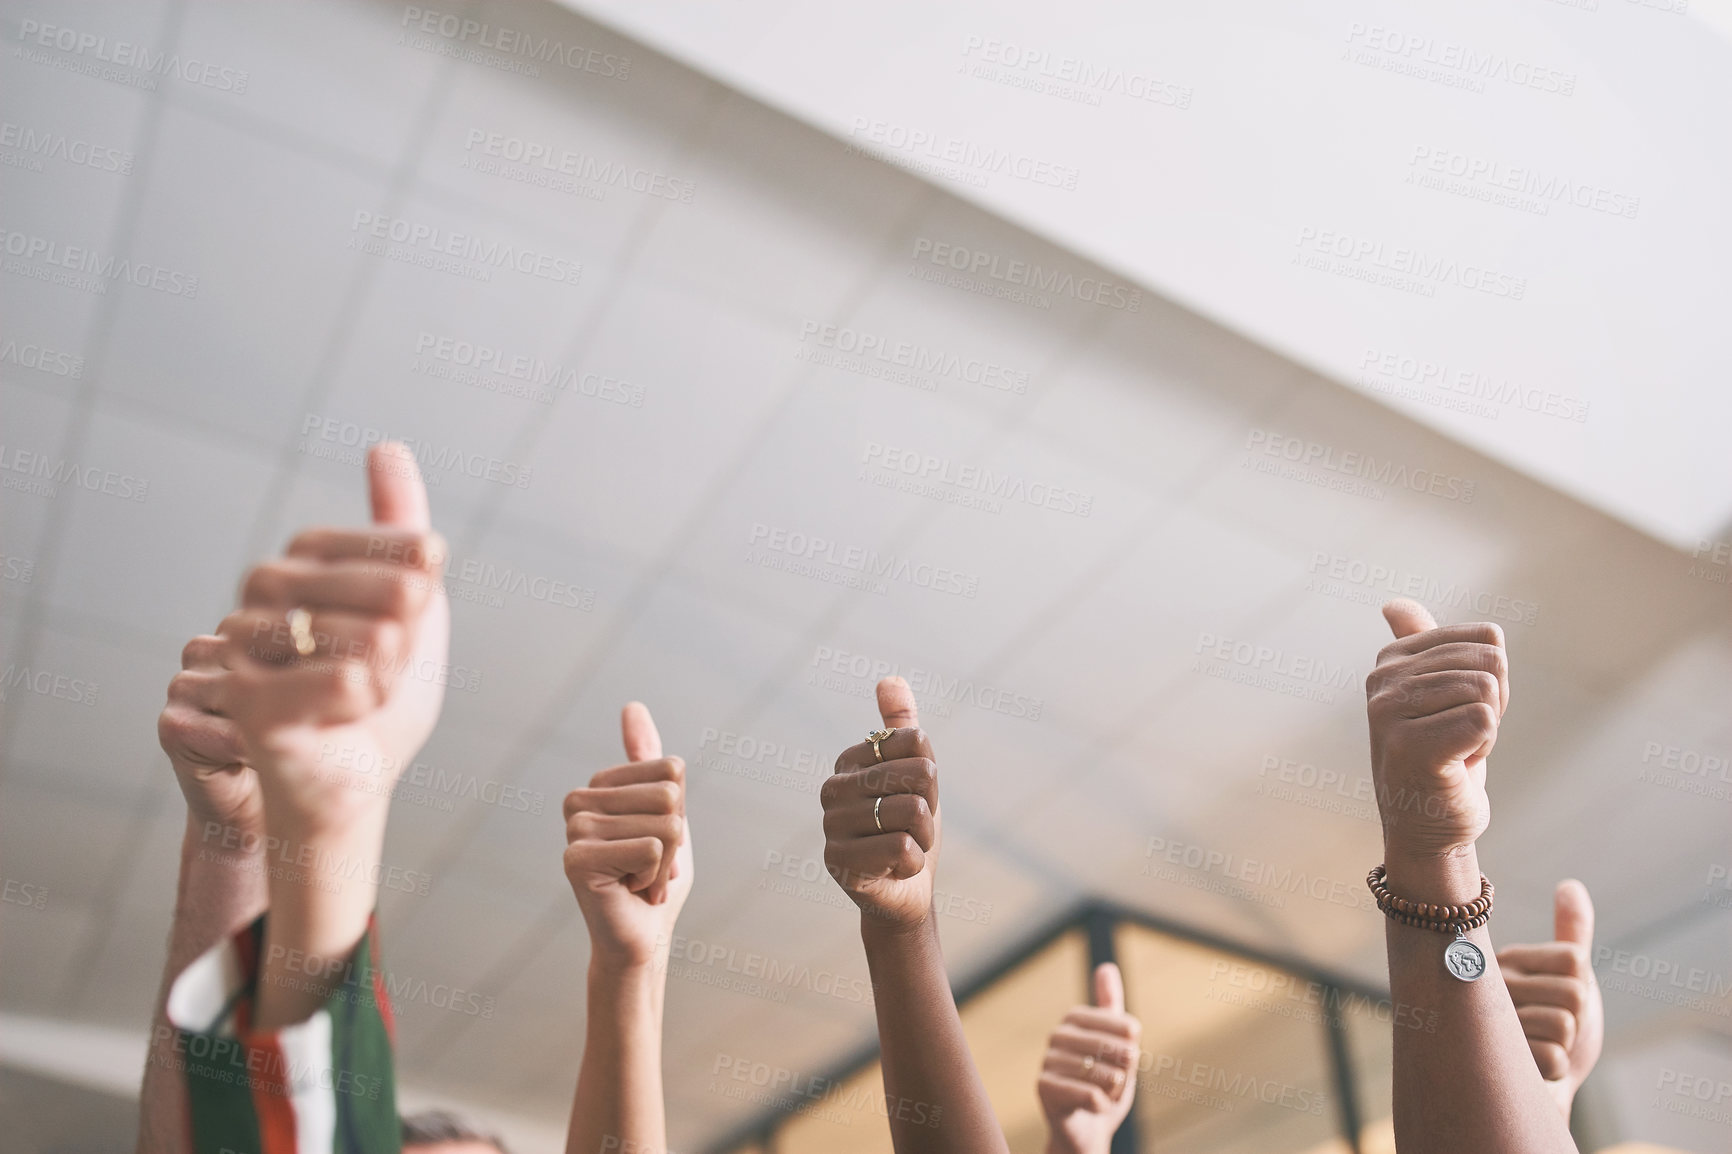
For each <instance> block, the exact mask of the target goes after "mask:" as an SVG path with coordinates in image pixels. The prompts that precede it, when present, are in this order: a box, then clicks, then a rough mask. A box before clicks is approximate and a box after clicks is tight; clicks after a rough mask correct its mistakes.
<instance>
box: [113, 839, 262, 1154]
mask: <svg viewBox="0 0 1732 1154" xmlns="http://www.w3.org/2000/svg"><path fill="white" fill-rule="evenodd" d="M210 824H214V823H210ZM210 824H207V823H205V822H202V821H200V820H199V819H197V818H195V817H194V816H193V815H192V814H190V813H189V814H188V815H187V820H186V834H185V836H184V837H183V839H182V841H181V848H180V880H179V882H178V885H177V890H176V895H175V904H174V921H173V924H172V926H171V927H170V929H169V937H168V960H167V961H166V962H165V963H164V964H163V973H162V985H161V987H160V988H159V989H158V990H157V994H156V1004H155V1007H154V1009H153V1012H152V1014H151V1023H150V1051H149V1054H148V1056H147V1058H146V1061H145V1066H144V1084H143V1087H142V1088H141V1089H140V1091H139V1118H138V1150H139V1151H140V1154H158V1152H164V1154H166V1152H169V1151H174V1152H178V1151H181V1150H184V1149H186V1141H187V1134H186V1086H185V1083H184V1082H183V1081H182V1080H181V1076H180V1072H179V1070H178V1069H176V1066H175V1063H176V1056H175V1046H174V1037H175V1031H174V1028H173V1027H172V1026H171V1025H170V1024H169V1021H168V1012H167V1002H168V991H169V987H170V986H172V985H173V984H174V980H175V978H177V977H179V976H180V974H181V973H182V971H184V970H185V969H186V968H187V966H189V965H191V964H192V962H193V960H194V959H195V958H197V957H198V956H199V955H200V954H202V953H203V952H204V951H205V950H207V949H209V948H210V947H211V946H213V945H215V944H216V943H218V942H220V941H222V940H223V939H224V938H226V937H228V936H229V935H231V934H233V933H235V932H236V931H237V930H239V929H241V928H242V927H243V926H246V925H247V924H248V923H250V922H251V921H252V920H253V919H255V918H257V917H258V916H259V914H260V913H262V912H263V911H264V909H265V901H266V897H265V879H264V872H263V869H262V861H261V859H260V855H259V853H258V850H257V848H256V845H255V846H254V847H253V848H251V849H247V848H240V845H241V843H242V842H243V841H244V840H245V839H242V838H238V837H228V836H222V835H223V833H224V831H223V828H222V827H221V826H220V825H218V826H217V829H216V831H215V835H214V836H213V832H212V830H211V829H210Z"/></svg>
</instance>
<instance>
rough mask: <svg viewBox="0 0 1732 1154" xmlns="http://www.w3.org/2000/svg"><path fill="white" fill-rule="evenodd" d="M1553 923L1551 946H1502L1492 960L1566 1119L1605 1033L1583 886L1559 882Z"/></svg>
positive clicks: (1590, 918) (1590, 917) (1590, 915)
mask: <svg viewBox="0 0 1732 1154" xmlns="http://www.w3.org/2000/svg"><path fill="white" fill-rule="evenodd" d="M1553 924H1554V927H1555V928H1554V930H1553V933H1554V935H1555V936H1556V940H1555V941H1551V942H1547V943H1545V944H1543V945H1537V946H1506V947H1505V948H1503V949H1501V950H1499V951H1498V953H1497V960H1498V965H1499V966H1500V967H1502V969H1503V978H1504V984H1505V985H1507V986H1508V987H1509V994H1510V1000H1511V1001H1512V1002H1514V1003H1515V1007H1516V1015H1517V1016H1518V1017H1519V1018H1521V1023H1522V1030H1523V1032H1524V1033H1525V1034H1526V1035H1527V1039H1528V1048H1529V1049H1530V1050H1532V1051H1533V1055H1534V1061H1535V1062H1536V1063H1537V1064H1538V1065H1539V1068H1540V1076H1541V1077H1542V1078H1544V1079H1545V1080H1546V1086H1547V1088H1548V1089H1550V1090H1551V1092H1552V1095H1553V1097H1554V1098H1556V1099H1557V1102H1558V1105H1559V1107H1560V1108H1561V1109H1562V1110H1563V1113H1564V1117H1565V1118H1568V1117H1569V1116H1570V1107H1571V1105H1572V1104H1573V1103H1574V1102H1575V1097H1576V1091H1577V1090H1578V1089H1579V1088H1580V1087H1581V1084H1582V1083H1583V1082H1584V1081H1585V1080H1586V1079H1587V1076H1588V1072H1589V1071H1590V1070H1592V1069H1593V1068H1594V1063H1595V1062H1597V1061H1599V1058H1600V1047H1601V1045H1602V1043H1604V1041H1605V1036H1606V1015H1605V1009H1604V1007H1603V1005H1602V1003H1601V999H1600V984H1599V982H1598V981H1596V980H1595V978H1594V967H1593V963H1592V959H1591V956H1590V955H1591V952H1592V950H1593V945H1594V903H1593V899H1592V898H1590V897H1589V896H1588V887H1587V886H1584V885H1583V884H1582V883H1581V882H1579V881H1575V880H1573V879H1572V880H1568V881H1561V882H1559V883H1558V888H1557V893H1556V895H1555V897H1554V898H1553Z"/></svg>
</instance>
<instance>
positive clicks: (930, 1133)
mask: <svg viewBox="0 0 1732 1154" xmlns="http://www.w3.org/2000/svg"><path fill="white" fill-rule="evenodd" d="M860 936H861V938H862V939H863V941H864V942H865V945H866V964H867V967H868V968H869V970H870V972H871V975H872V995H873V1000H874V1002H875V1004H876V1006H877V1012H878V1040H879V1046H880V1048H881V1050H882V1061H881V1067H882V1069H883V1074H884V1099H885V1108H886V1113H887V1114H888V1116H889V1119H890V1137H891V1142H892V1144H893V1145H894V1146H895V1149H896V1154H924V1152H928V1151H930V1152H932V1154H939V1152H954V1154H971V1152H975V1151H992V1152H994V1154H1004V1152H1005V1151H1007V1150H1008V1147H1007V1146H1006V1144H1005V1140H1004V1132H1003V1131H1002V1130H1001V1129H1000V1128H999V1125H998V1119H997V1117H996V1116H995V1115H994V1114H993V1111H992V1103H991V1101H990V1100H988V1098H987V1096H986V1087H985V1085H983V1084H982V1082H981V1080H980V1074H979V1071H977V1070H976V1069H975V1066H974V1058H973V1056H972V1055H971V1054H970V1053H969V1051H968V1041H967V1039H966V1038H965V1037H964V1036H963V1033H962V1018H961V1015H959V1014H958V1013H957V1011H956V999H955V998H954V996H953V995H952V994H951V992H950V979H949V977H948V976H947V975H946V974H945V972H944V955H943V952H942V950H941V949H940V947H939V942H938V925H937V922H936V921H935V920H934V919H933V918H932V916H931V915H930V914H929V915H928V916H927V917H926V919H925V920H924V921H922V922H921V923H920V924H919V925H918V926H915V927H909V928H899V927H896V926H893V925H891V924H890V923H886V922H883V921H880V920H878V919H876V918H873V917H871V916H869V915H865V914H863V915H861V918H860Z"/></svg>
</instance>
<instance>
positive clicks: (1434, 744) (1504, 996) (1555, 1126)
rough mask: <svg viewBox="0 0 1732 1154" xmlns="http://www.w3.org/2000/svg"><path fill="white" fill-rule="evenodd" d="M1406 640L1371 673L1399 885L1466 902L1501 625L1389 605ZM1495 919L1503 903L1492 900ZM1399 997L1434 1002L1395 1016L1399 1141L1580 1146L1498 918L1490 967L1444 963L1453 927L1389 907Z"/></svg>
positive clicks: (1383, 807)
mask: <svg viewBox="0 0 1732 1154" xmlns="http://www.w3.org/2000/svg"><path fill="white" fill-rule="evenodd" d="M1383 614H1384V618H1385V619H1386V620H1387V621H1388V622H1389V625H1390V628H1391V629H1392V630H1393V631H1394V633H1395V637H1396V640H1395V641H1394V642H1393V643H1391V644H1390V645H1388V646H1386V647H1385V648H1384V649H1383V651H1382V652H1381V653H1380V654H1379V655H1378V661H1377V667H1376V669H1374V670H1373V671H1372V673H1371V675H1370V677H1369V678H1368V679H1367V681H1366V694H1367V709H1368V714H1369V718H1370V728H1371V766H1372V775H1373V779H1374V781H1375V784H1376V787H1377V800H1378V806H1379V809H1380V812H1381V814H1382V818H1383V835H1384V837H1383V840H1384V864H1385V866H1386V868H1387V871H1388V875H1387V880H1388V885H1389V889H1390V891H1391V892H1392V893H1394V894H1395V895H1396V896H1398V897H1402V898H1406V899H1408V900H1410V901H1417V902H1428V903H1433V904H1446V905H1464V904H1466V903H1468V902H1471V901H1473V900H1474V899H1475V898H1477V897H1478V896H1479V893H1480V869H1479V857H1478V854H1477V853H1476V851H1475V848H1474V846H1475V842H1476V841H1477V840H1478V838H1479V837H1480V835H1481V834H1482V833H1484V832H1485V829H1486V826H1487V825H1488V824H1489V822H1490V820H1491V803H1490V800H1489V798H1488V797H1487V794H1486V786H1485V778H1486V758H1487V756H1488V755H1489V754H1490V753H1491V750H1492V746H1493V745H1494V744H1495V743H1496V741H1497V732H1498V725H1499V722H1500V721H1501V719H1502V717H1503V713H1504V709H1505V708H1506V707H1507V705H1508V703H1509V663H1508V658H1507V655H1506V652H1505V649H1504V638H1503V631H1502V630H1501V629H1500V628H1499V627H1498V626H1496V625H1494V624H1488V623H1480V624H1470V625H1451V626H1445V627H1442V628H1439V627H1438V626H1437V623H1436V622H1435V621H1434V620H1433V619H1432V617H1431V614H1430V613H1429V612H1427V611H1426V610H1425V608H1424V607H1423V606H1420V605H1419V604H1417V603H1415V602H1412V601H1407V600H1398V601H1392V602H1390V603H1389V604H1388V605H1386V606H1384V610H1383ZM1493 916H1494V918H1495V916H1496V915H1495V913H1494V915H1493ZM1385 935H1386V945H1387V948H1388V953H1389V987H1390V997H1391V998H1392V999H1393V1000H1394V1002H1395V1003H1396V1004H1397V1005H1408V1006H1414V1007H1418V1008H1420V1009H1422V1010H1425V1011H1429V1012H1432V1013H1435V1015H1436V1017H1435V1021H1436V1023H1437V1030H1436V1032H1435V1033H1428V1032H1424V1031H1421V1030H1415V1029H1404V1028H1399V1027H1398V1028H1396V1030H1395V1056H1394V1082H1395V1088H1394V1107H1395V1143H1396V1147H1397V1149H1399V1150H1401V1151H1402V1154H1460V1152H1461V1151H1464V1150H1471V1151H1474V1152H1475V1154H1575V1152H1576V1146H1575V1143H1574V1142H1573V1141H1572V1140H1571V1138H1570V1133H1569V1127H1568V1125H1567V1124H1566V1123H1565V1121H1564V1119H1563V1118H1561V1117H1560V1116H1559V1112H1558V1107H1557V1103H1556V1101H1555V1100H1554V1098H1553V1097H1552V1094H1551V1092H1550V1091H1549V1090H1547V1088H1546V1084H1545V1082H1544V1080H1543V1079H1542V1078H1541V1077H1540V1072H1539V1069H1538V1067H1537V1066H1536V1065H1535V1061H1534V1057H1533V1055H1532V1054H1531V1053H1530V1051H1529V1047H1528V1039H1527V1037H1526V1035H1525V1034H1524V1032H1523V1028H1522V1021H1521V1018H1520V1017H1519V1016H1518V1015H1517V1013H1516V1008H1515V1005H1514V1004H1513V1003H1512V1001H1511V1000H1510V992H1509V990H1508V988H1507V987H1506V985H1505V982H1504V977H1503V973H1502V971H1501V969H1500V967H1499V965H1498V961H1497V958H1496V955H1495V953H1494V951H1493V949H1492V945H1491V933H1490V929H1489V926H1481V927H1480V928H1478V929H1476V930H1472V931H1469V932H1468V935H1467V937H1468V940H1469V941H1471V942H1473V943H1474V944H1475V945H1477V946H1478V947H1479V949H1480V951H1481V952H1482V953H1483V954H1484V955H1485V963H1486V966H1485V972H1484V974H1483V976H1481V977H1480V978H1479V979H1478V980H1477V981H1471V982H1464V981H1461V980H1458V979H1457V978H1455V977H1454V976H1452V975H1451V974H1450V972H1449V970H1448V969H1447V968H1446V967H1445V965H1444V960H1443V952H1444V948H1445V947H1446V946H1447V945H1448V944H1449V942H1450V935H1448V934H1443V933H1437V932H1433V931H1430V930H1424V929H1416V928H1413V927H1409V926H1404V925H1402V924H1400V923H1399V922H1397V921H1395V920H1394V919H1386V930H1385Z"/></svg>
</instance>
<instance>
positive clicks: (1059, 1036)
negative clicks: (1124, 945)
mask: <svg viewBox="0 0 1732 1154" xmlns="http://www.w3.org/2000/svg"><path fill="white" fill-rule="evenodd" d="M1094 985H1095V992H1094V1005H1092V1006H1077V1007H1076V1008H1074V1009H1072V1010H1071V1011H1070V1012H1069V1013H1068V1014H1066V1015H1065V1016H1064V1020H1063V1021H1062V1022H1060V1023H1059V1025H1058V1028H1057V1029H1055V1030H1054V1031H1053V1032H1052V1037H1051V1038H1050V1039H1048V1040H1047V1044H1046V1058H1045V1060H1044V1061H1043V1062H1042V1064H1041V1073H1040V1081H1039V1084H1038V1087H1037V1089H1038V1092H1039V1094H1040V1108H1041V1109H1042V1110H1043V1111H1044V1112H1045V1113H1046V1124H1047V1132H1048V1141H1047V1151H1048V1154H1107V1152H1108V1151H1109V1150H1110V1149H1111V1147H1112V1141H1113V1134H1114V1133H1115V1132H1116V1131H1117V1130H1118V1128H1119V1125H1120V1123H1122V1122H1123V1121H1124V1120H1125V1115H1127V1114H1129V1113H1130V1112H1131V1102H1132V1100H1133V1099H1134V1098H1135V1097H1136V1092H1137V1091H1136V1071H1137V1060H1138V1057H1139V1054H1140V1050H1139V1048H1138V1045H1137V1042H1138V1039H1140V1038H1141V1037H1142V1033H1143V1024H1142V1023H1141V1022H1139V1021H1138V1020H1137V1019H1136V1018H1134V1017H1132V1016H1131V1015H1130V1014H1128V1013H1126V1012H1125V981H1124V976H1123V975H1122V974H1120V973H1119V968H1118V967H1117V966H1115V965H1114V964H1113V963H1111V962H1104V963H1102V964H1101V965H1099V966H1096V967H1095V973H1094Z"/></svg>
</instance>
